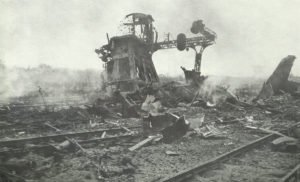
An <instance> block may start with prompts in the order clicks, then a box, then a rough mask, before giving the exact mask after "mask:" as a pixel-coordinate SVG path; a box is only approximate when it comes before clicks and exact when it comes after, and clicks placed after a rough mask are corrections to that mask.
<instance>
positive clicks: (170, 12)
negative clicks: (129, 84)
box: [0, 0, 300, 77]
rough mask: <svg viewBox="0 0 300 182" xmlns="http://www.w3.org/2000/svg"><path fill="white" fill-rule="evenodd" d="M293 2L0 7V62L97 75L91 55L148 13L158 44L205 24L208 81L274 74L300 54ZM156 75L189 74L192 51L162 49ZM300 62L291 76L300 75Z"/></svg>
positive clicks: (16, 0)
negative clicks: (131, 17)
mask: <svg viewBox="0 0 300 182" xmlns="http://www.w3.org/2000/svg"><path fill="white" fill-rule="evenodd" d="M299 8H300V2H299V1H296V0H291V1H280V0H274V1H271V0H268V1H259V0H254V1H246V0H226V1H216V0H215V1H204V0H200V1H196V0H191V1H184V0H175V1H173V0H172V1H171V0H165V1H158V0H154V1H146V0H139V1H134V0H131V1H126V2H125V1H121V0H119V1H97V0H88V1H82V0H70V1H63V0H52V1H38V0H31V1H28V0H0V11H1V16H0V40H1V41H0V59H2V60H3V61H4V62H5V65H7V66H8V67H13V66H18V67H35V66H37V65H39V64H47V65H50V66H53V67H62V68H70V69H90V68H93V69H99V70H102V69H103V68H102V62H101V60H100V59H99V58H98V57H97V54H96V53H95V52H94V49H95V48H98V47H100V46H101V45H103V44H106V42H107V40H106V35H105V34H106V32H107V33H109V35H110V37H112V36H114V35H116V33H117V28H118V26H119V24H120V21H121V20H123V18H124V17H125V15H126V14H129V13H132V12H142V13H146V14H151V15H152V16H153V18H154V20H155V22H154V24H155V26H156V29H157V31H158V32H159V39H160V40H162V39H163V35H164V34H165V33H167V32H170V33H171V34H172V37H173V38H176V36H177V34H178V33H186V34H187V35H188V36H192V34H191V33H190V31H189V29H190V26H191V23H192V22H193V21H194V20H197V19H202V20H203V21H204V23H205V24H206V25H207V27H209V28H210V29H212V30H213V31H215V32H216V33H217V35H218V39H217V41H216V44H215V45H213V46H210V47H208V48H207V49H206V50H205V51H204V55H203V66H202V71H203V73H204V74H207V75H228V76H243V77H249V76H257V77H266V76H268V75H270V74H271V73H272V72H273V70H274V69H275V68H276V66H277V65H278V63H279V61H280V60H281V59H282V58H283V57H285V56H287V55H290V54H292V55H296V57H298V53H300V35H299V32H300V23H299V21H298V16H297V15H298V9H299ZM153 61H154V64H155V66H156V68H157V72H158V74H163V75H170V76H175V75H180V74H182V70H181V69H180V66H185V67H186V68H188V69H189V68H192V66H193V61H194V52H193V51H191V50H190V51H188V52H186V51H182V52H180V51H178V50H176V49H172V50H159V51H157V52H156V53H154V55H153ZM298 62H299V61H298V59H296V61H295V63H294V67H293V69H292V74H294V75H298V76H299V75H300V63H298Z"/></svg>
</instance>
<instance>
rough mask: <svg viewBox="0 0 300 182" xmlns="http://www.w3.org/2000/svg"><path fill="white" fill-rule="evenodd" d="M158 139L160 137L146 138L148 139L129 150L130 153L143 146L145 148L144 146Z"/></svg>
mask: <svg viewBox="0 0 300 182" xmlns="http://www.w3.org/2000/svg"><path fill="white" fill-rule="evenodd" d="M158 138H161V136H160V135H156V136H148V138H146V139H145V140H143V141H141V142H139V143H137V144H136V145H134V146H132V147H130V148H129V150H130V151H134V150H137V149H139V148H141V147H143V146H145V145H146V144H148V143H150V142H152V141H153V140H155V139H158Z"/></svg>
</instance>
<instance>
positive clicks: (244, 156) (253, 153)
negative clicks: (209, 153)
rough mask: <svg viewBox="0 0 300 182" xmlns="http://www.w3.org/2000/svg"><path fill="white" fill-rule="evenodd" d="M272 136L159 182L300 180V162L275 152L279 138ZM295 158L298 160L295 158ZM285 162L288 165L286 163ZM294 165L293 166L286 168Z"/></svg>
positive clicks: (285, 181)
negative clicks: (272, 146) (274, 148)
mask: <svg viewBox="0 0 300 182" xmlns="http://www.w3.org/2000/svg"><path fill="white" fill-rule="evenodd" d="M277 137H278V135H276V134H269V135H267V136H264V137H262V138H260V139H258V140H255V141H253V142H251V143H249V144H246V145H244V146H241V147H239V148H236V149H234V150H232V151H230V152H228V153H225V154H222V155H220V156H217V157H215V158H213V159H211V160H209V161H207V162H204V163H201V164H199V165H196V166H194V167H192V168H188V169H186V170H184V171H181V172H178V173H175V174H171V175H169V176H167V177H165V178H163V179H160V180H158V181H159V182H183V181H185V182H186V181H189V182H203V181H205V182H208V181H264V182H265V181H282V182H294V181H291V179H296V178H295V176H297V175H298V178H299V171H300V169H299V167H298V168H297V169H293V168H294V167H295V166H296V165H297V163H299V162H300V159H296V160H293V159H295V158H296V157H295V156H296V155H295V154H289V153H279V152H273V151H272V150H271V147H270V145H269V141H271V140H272V139H275V138H277ZM293 157H294V158H293ZM285 160H286V161H285ZM282 161H284V162H282ZM288 162H290V165H288V164H286V163H288Z"/></svg>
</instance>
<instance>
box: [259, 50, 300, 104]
mask: <svg viewBox="0 0 300 182" xmlns="http://www.w3.org/2000/svg"><path fill="white" fill-rule="evenodd" d="M295 59H296V56H294V55H288V56H287V57H285V58H283V59H282V60H281V61H280V63H279V64H278V66H277V68H276V69H275V71H274V72H273V74H272V75H271V76H270V77H269V79H268V80H267V81H266V82H265V83H264V84H263V87H262V89H261V91H260V92H259V94H258V96H257V98H256V99H255V100H258V99H267V98H269V97H271V96H272V95H273V94H279V93H280V91H282V90H283V91H290V89H289V84H290V83H289V81H288V78H289V76H290V72H291V69H292V67H293V64H294V61H295ZM255 100H254V101H255Z"/></svg>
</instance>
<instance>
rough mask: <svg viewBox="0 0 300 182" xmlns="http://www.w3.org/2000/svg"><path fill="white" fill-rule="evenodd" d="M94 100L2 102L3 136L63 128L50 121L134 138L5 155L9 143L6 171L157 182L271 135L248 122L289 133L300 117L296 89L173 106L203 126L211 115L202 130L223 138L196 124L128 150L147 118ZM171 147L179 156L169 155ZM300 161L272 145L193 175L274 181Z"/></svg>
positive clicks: (53, 181) (55, 181) (34, 176)
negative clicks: (99, 109) (117, 113)
mask: <svg viewBox="0 0 300 182" xmlns="http://www.w3.org/2000/svg"><path fill="white" fill-rule="evenodd" d="M246 99H248V98H245V100H246ZM88 104H89V103H78V102H77V103H76V102H75V103H72V105H71V104H67V106H61V104H57V105H56V106H53V108H52V109H51V110H45V108H44V107H37V106H26V107H25V106H24V105H25V104H24V103H22V104H19V105H18V106H17V105H16V104H15V105H14V104H12V103H10V104H9V105H5V104H3V105H2V107H1V108H5V107H7V106H9V107H10V108H9V110H3V113H1V120H0V124H1V130H0V131H1V133H0V136H1V140H8V139H17V138H26V137H37V136H47V135H51V134H57V132H56V131H54V130H53V129H51V128H47V127H45V126H44V124H45V123H46V122H47V123H51V125H53V126H55V127H57V128H59V129H60V130H62V131H63V132H80V131H94V130H97V129H107V128H116V126H118V127H120V126H121V127H126V128H129V129H130V130H132V131H134V132H135V134H134V135H135V137H134V138H133V139H131V140H121V139H120V140H116V141H113V142H110V143H99V144H93V145H84V146H83V147H84V149H85V152H83V151H81V150H78V149H76V148H75V149H72V150H64V151H61V152H58V151H31V150H30V146H29V144H28V145H25V149H29V150H26V151H25V152H22V153H16V154H14V153H5V150H8V149H9V147H8V148H7V147H2V148H1V150H0V152H1V155H0V170H6V171H8V172H10V173H13V174H15V175H18V176H21V177H22V178H24V179H26V180H27V181H31V182H34V181H36V182H38V181H45V182H61V181H64V182H71V181H72V182H74V181H78V182H79V181H80V182H94V181H110V182H111V181H124V182H125V181H128V182H134V181H138V182H140V181H146V182H147V181H157V180H159V179H162V178H164V177H166V176H168V175H171V174H174V173H177V172H179V171H181V170H184V169H187V168H190V167H193V166H195V165H197V164H199V163H202V162H205V161H207V160H209V159H211V158H213V157H216V156H218V155H220V154H223V153H226V152H229V151H231V150H233V149H234V148H237V147H240V146H242V145H245V144H247V143H249V142H251V141H254V140H256V139H258V138H260V137H262V136H265V135H266V133H263V132H261V131H260V130H255V129H249V128H246V127H245V126H253V127H262V128H268V129H272V130H276V131H283V130H286V129H288V128H289V127H291V126H292V125H294V124H296V123H297V122H299V120H300V109H299V108H300V100H299V99H298V100H297V99H295V98H293V97H292V96H290V95H289V94H283V95H280V96H274V97H272V98H270V99H269V100H266V101H264V102H263V103H261V105H256V106H254V105H248V106H247V105H246V106H235V105H232V104H228V103H222V104H220V105H217V106H214V107H200V106H198V107H193V106H189V105H181V106H180V107H179V106H178V107H175V108H168V109H169V112H172V113H175V114H177V115H179V116H181V115H184V116H185V118H186V120H188V121H190V122H191V123H192V125H193V126H195V125H197V124H198V125H199V123H200V120H201V118H203V117H204V119H203V122H202V123H201V124H200V125H201V126H200V127H199V128H205V127H206V126H207V125H208V126H214V128H216V129H217V130H218V131H220V133H221V136H211V137H207V138H205V137H203V136H202V135H201V134H200V133H197V132H196V130H195V128H191V129H190V131H188V133H187V134H186V135H185V136H183V137H182V138H180V139H178V140H176V141H173V142H171V143H163V142H162V141H158V142H153V143H151V144H149V145H147V146H144V147H142V148H140V149H138V150H135V151H129V150H128V148H129V147H131V146H133V145H135V144H136V143H138V142H139V141H142V140H143V139H145V137H146V136H144V133H143V124H144V123H143V122H144V121H143V119H141V118H113V117H103V115H101V114H95V113H93V112H92V111H91V110H90V107H87V106H86V105H88ZM22 105H23V106H22ZM26 105H30V103H26ZM112 123H113V124H112ZM116 123H117V125H115V124H116ZM123 134H126V131H124V132H119V133H107V134H106V136H105V137H110V136H120V135H123ZM285 134H288V132H286V133H285ZM93 137H94V138H96V137H100V136H99V135H98V136H97V135H96V136H93ZM61 142H63V141H61ZM49 143H50V144H53V145H57V144H58V143H57V141H49V142H48V143H43V144H49ZM168 152H172V153H173V155H172V154H167V153H168ZM299 162H300V156H299V151H298V152H295V153H288V152H284V151H280V152H278V151H274V150H273V149H272V148H271V147H269V145H266V146H264V147H262V148H256V149H254V150H252V151H249V153H247V154H245V155H242V156H238V157H236V158H233V159H231V160H230V161H228V162H226V164H224V165H222V168H220V169H215V170H212V171H210V172H208V173H205V174H203V175H199V176H197V177H196V178H195V179H192V181H272V180H274V178H273V177H274V176H277V177H278V176H283V175H284V174H286V173H287V171H288V170H290V169H291V168H293V167H294V166H295V165H296V164H298V163H299ZM16 164H18V165H16Z"/></svg>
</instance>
